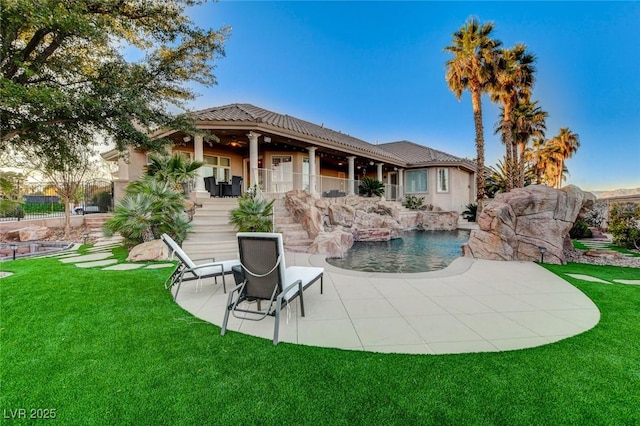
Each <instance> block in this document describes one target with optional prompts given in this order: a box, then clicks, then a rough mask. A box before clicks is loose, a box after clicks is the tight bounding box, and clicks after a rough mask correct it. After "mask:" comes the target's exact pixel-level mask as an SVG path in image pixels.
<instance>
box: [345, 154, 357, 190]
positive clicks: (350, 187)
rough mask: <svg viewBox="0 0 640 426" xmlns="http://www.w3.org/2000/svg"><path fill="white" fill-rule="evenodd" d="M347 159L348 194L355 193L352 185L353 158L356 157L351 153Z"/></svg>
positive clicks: (353, 182) (353, 180)
mask: <svg viewBox="0 0 640 426" xmlns="http://www.w3.org/2000/svg"><path fill="white" fill-rule="evenodd" d="M347 160H348V161H349V195H355V192H354V188H353V187H354V185H355V170H354V169H355V167H354V165H355V160H356V157H355V156H353V155H351V156H349V157H347Z"/></svg>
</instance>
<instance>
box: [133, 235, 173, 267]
mask: <svg viewBox="0 0 640 426" xmlns="http://www.w3.org/2000/svg"><path fill="white" fill-rule="evenodd" d="M168 251H169V249H168V248H167V245H166V244H165V243H163V242H162V240H152V241H147V242H145V243H142V244H138V245H137V246H135V247H133V248H132V249H131V251H130V252H129V256H127V262H145V261H150V260H164V259H166V258H167V253H168Z"/></svg>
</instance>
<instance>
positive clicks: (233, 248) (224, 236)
mask: <svg viewBox="0 0 640 426" xmlns="http://www.w3.org/2000/svg"><path fill="white" fill-rule="evenodd" d="M197 202H198V204H200V205H201V207H198V208H197V209H196V211H195V213H194V215H193V221H192V222H191V224H192V228H191V229H192V232H190V233H189V235H188V237H187V239H186V240H185V241H184V242H183V243H182V249H183V250H184V251H185V253H187V254H188V255H189V257H191V258H192V259H213V258H215V259H216V260H229V259H237V257H238V242H237V240H236V231H235V230H234V228H233V225H231V224H230V223H229V214H230V212H231V210H233V209H235V208H236V207H237V206H238V199H237V198H199V199H198V200H197Z"/></svg>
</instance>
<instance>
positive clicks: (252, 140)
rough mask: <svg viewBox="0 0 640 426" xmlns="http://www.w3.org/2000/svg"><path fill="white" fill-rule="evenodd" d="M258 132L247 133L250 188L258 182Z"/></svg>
mask: <svg viewBox="0 0 640 426" xmlns="http://www.w3.org/2000/svg"><path fill="white" fill-rule="evenodd" d="M260 136H261V135H260V133H256V132H254V131H251V132H249V133H247V137H248V138H249V173H250V174H251V181H250V182H249V184H250V185H251V187H250V189H253V187H254V186H255V185H257V184H258V138H259V137H260Z"/></svg>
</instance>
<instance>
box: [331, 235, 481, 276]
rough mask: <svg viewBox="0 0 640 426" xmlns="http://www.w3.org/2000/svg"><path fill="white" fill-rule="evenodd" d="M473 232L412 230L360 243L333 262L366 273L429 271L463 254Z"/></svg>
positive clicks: (444, 266)
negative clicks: (388, 239) (400, 234)
mask: <svg viewBox="0 0 640 426" xmlns="http://www.w3.org/2000/svg"><path fill="white" fill-rule="evenodd" d="M468 240H469V231H467V230H460V229H459V230H456V231H409V232H406V233H404V234H403V236H402V238H398V239H395V240H391V241H382V242H356V243H354V244H353V247H351V248H350V249H349V250H347V252H346V253H345V255H344V257H343V258H342V259H327V262H328V263H329V264H330V265H333V266H337V267H339V268H344V269H350V270H355V271H363V272H391V273H394V272H427V271H436V270H438V269H444V268H446V267H447V266H449V264H450V263H451V262H453V261H454V260H455V259H456V258H458V257H460V256H461V255H462V248H461V246H462V245H463V244H464V243H466V242H467V241H468Z"/></svg>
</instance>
